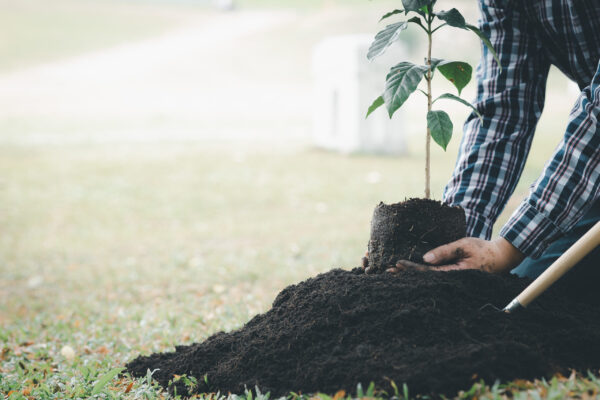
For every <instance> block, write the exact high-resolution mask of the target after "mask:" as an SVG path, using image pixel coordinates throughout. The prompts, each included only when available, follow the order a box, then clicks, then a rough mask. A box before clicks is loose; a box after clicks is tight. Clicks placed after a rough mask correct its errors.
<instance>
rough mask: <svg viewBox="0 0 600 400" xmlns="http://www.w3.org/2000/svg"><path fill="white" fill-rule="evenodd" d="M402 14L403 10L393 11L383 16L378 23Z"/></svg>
mask: <svg viewBox="0 0 600 400" xmlns="http://www.w3.org/2000/svg"><path fill="white" fill-rule="evenodd" d="M402 12H404V10H394V11H390V12H389V13H387V14H385V15H384V16H383V17H381V19H380V20H379V22H381V21H383V20H384V19H388V18H389V17H392V16H394V15H396V14H400V13H402Z"/></svg>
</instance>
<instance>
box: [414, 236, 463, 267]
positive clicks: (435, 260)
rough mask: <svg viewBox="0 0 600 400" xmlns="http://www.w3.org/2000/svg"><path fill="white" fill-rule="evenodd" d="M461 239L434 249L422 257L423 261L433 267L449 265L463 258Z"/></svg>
mask: <svg viewBox="0 0 600 400" xmlns="http://www.w3.org/2000/svg"><path fill="white" fill-rule="evenodd" d="M463 245H464V241H463V239H461V240H458V241H456V242H452V243H450V244H446V245H443V246H440V247H438V248H435V249H433V250H431V251H429V252H428V253H426V254H425V255H424V256H423V261H425V262H426V263H429V264H433V265H440V264H444V263H450V262H452V261H456V260H459V259H461V258H464V256H465V251H464V250H463Z"/></svg>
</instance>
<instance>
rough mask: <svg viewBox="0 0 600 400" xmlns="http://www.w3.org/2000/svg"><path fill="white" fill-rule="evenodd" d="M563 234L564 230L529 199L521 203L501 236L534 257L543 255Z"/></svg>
mask: <svg viewBox="0 0 600 400" xmlns="http://www.w3.org/2000/svg"><path fill="white" fill-rule="evenodd" d="M561 235H562V231H561V230H560V229H559V228H558V227H557V226H556V225H555V224H554V222H552V221H551V220H550V219H549V218H548V217H546V216H545V215H544V214H542V213H541V212H540V211H538V210H537V209H536V208H535V207H534V206H532V205H531V204H529V203H528V202H527V201H525V202H523V203H522V204H521V206H520V207H519V208H518V209H517V210H516V211H515V212H514V213H513V215H512V216H511V217H510V219H509V220H508V222H507V223H506V225H504V227H503V228H502V230H501V231H500V236H502V237H503V238H504V239H506V240H508V241H509V242H510V243H511V244H512V245H513V246H515V247H516V248H517V249H518V250H519V251H521V252H522V253H523V254H525V255H526V256H529V257H532V258H538V257H539V256H541V255H542V253H543V252H544V250H546V248H547V247H548V246H549V245H550V244H551V243H552V242H554V241H555V240H556V239H558V238H559V237H560V236H561Z"/></svg>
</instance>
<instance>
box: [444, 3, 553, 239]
mask: <svg viewBox="0 0 600 400" xmlns="http://www.w3.org/2000/svg"><path fill="white" fill-rule="evenodd" d="M480 8H481V14H482V18H481V20H480V28H481V30H482V31H483V32H484V33H485V34H486V35H488V37H489V38H490V41H491V42H492V44H493V45H494V48H495V49H496V51H497V53H498V57H499V59H500V64H501V66H502V70H500V68H499V67H498V65H497V64H496V61H495V60H494V58H493V56H492V54H491V53H490V52H489V51H488V50H487V48H486V47H485V46H482V58H481V62H480V63H479V65H478V67H477V79H478V86H477V98H476V102H475V106H476V107H477V109H478V111H479V112H480V113H481V114H482V116H483V120H482V121H480V120H479V118H477V116H475V115H473V114H472V115H471V116H470V117H469V119H468V120H467V122H466V123H465V126H464V135H463V138H462V142H461V146H460V152H459V156H458V159H457V163H456V167H455V171H454V174H453V176H452V178H451V181H450V182H449V183H448V185H447V187H446V189H445V191H444V196H443V200H444V202H446V203H448V204H451V205H459V206H461V207H462V208H463V209H464V210H465V213H466V217H467V235H468V236H472V237H477V238H483V239H489V238H490V237H491V234H492V226H493V224H494V222H495V221H496V219H497V217H498V215H499V214H500V213H501V212H502V210H503V208H504V206H505V204H506V202H507V201H508V199H509V198H510V196H511V195H512V193H513V191H514V189H515V186H516V184H517V182H518V180H519V178H520V176H521V172H522V170H523V167H524V164H525V160H526V158H527V155H528V153H529V148H530V146H531V141H532V139H533V133H534V131H535V127H536V124H537V122H538V119H539V117H540V115H541V113H542V109H543V105H544V96H545V88H546V80H547V76H548V70H549V67H550V63H549V61H548V59H547V58H546V56H545V54H544V52H543V51H542V49H541V45H540V42H539V41H538V40H537V38H536V36H535V34H534V32H533V31H532V28H531V25H530V24H529V23H528V21H526V20H525V17H524V16H523V15H521V14H520V13H519V8H520V7H519V6H518V5H517V2H514V1H511V0H480ZM509 236H510V234H509Z"/></svg>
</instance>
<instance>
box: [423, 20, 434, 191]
mask: <svg viewBox="0 0 600 400" xmlns="http://www.w3.org/2000/svg"><path fill="white" fill-rule="evenodd" d="M431 22H432V18H431V17H429V18H427V28H428V29H427V37H428V39H429V46H428V49H427V65H428V66H429V70H428V71H427V111H428V112H429V111H431V105H432V101H431V99H432V94H431V78H432V77H433V71H432V70H431V47H432V36H433V32H432V31H431ZM425 198H426V199H429V198H431V130H430V129H429V128H427V138H426V139H425Z"/></svg>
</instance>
